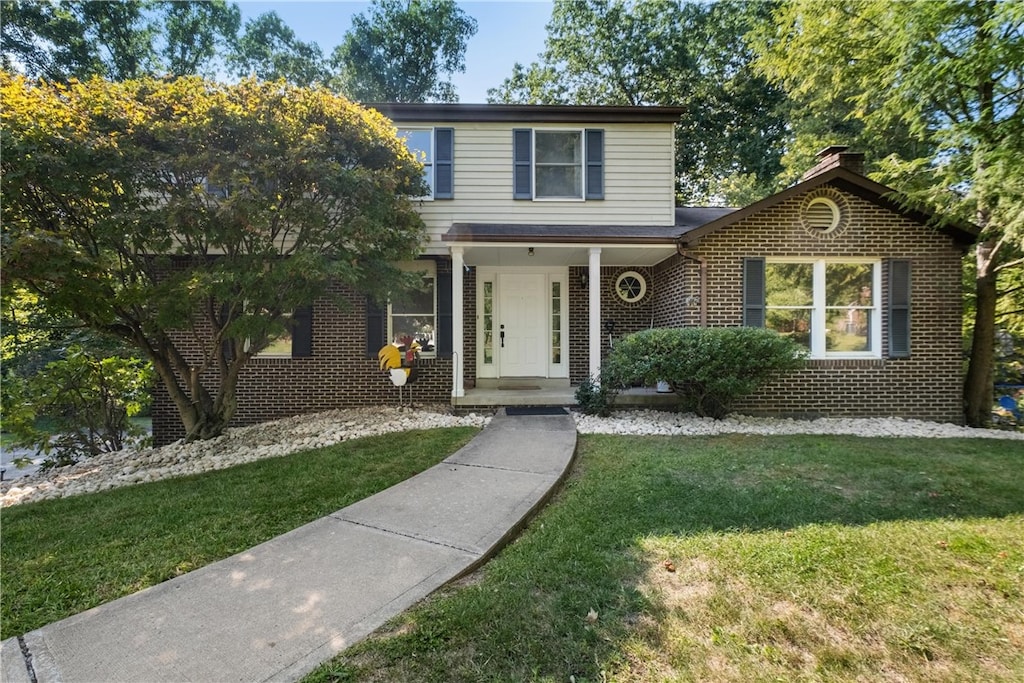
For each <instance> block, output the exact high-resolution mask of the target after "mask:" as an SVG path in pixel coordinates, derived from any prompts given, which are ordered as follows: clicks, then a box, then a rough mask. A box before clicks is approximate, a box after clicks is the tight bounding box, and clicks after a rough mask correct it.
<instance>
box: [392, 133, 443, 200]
mask: <svg viewBox="0 0 1024 683" xmlns="http://www.w3.org/2000/svg"><path fill="white" fill-rule="evenodd" d="M398 137H399V138H402V139H404V140H405V146H406V147H408V149H409V151H410V152H412V154H413V156H414V157H416V160H417V161H419V162H420V163H421V164H423V182H424V183H425V184H426V186H427V194H425V195H424V196H422V197H418V199H452V198H453V197H454V170H455V169H454V163H453V153H454V143H455V132H454V130H453V129H452V128H403V129H400V130H399V131H398Z"/></svg>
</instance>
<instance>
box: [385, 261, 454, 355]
mask: <svg viewBox="0 0 1024 683" xmlns="http://www.w3.org/2000/svg"><path fill="white" fill-rule="evenodd" d="M394 265H395V267H396V268H398V269H399V270H403V271H405V272H407V273H420V274H422V275H423V276H424V277H430V278H433V280H434V350H433V351H420V354H419V356H420V358H437V349H438V346H439V345H440V343H441V336H440V332H441V330H440V326H439V321H438V319H437V317H438V316H437V263H435V262H434V261H430V260H424V261H402V262H400V263H396V264H394ZM384 314H385V316H387V342H388V344H392V343H394V339H395V332H394V326H393V324H392V322H393V314H392V309H391V302H390V301H389V302H388V306H387V310H386V311H385V313H384Z"/></svg>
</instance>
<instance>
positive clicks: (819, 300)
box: [765, 257, 882, 360]
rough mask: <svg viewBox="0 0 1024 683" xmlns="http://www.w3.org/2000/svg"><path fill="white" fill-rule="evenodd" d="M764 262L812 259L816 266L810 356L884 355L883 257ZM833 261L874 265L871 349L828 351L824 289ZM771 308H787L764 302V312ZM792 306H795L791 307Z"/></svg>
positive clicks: (801, 260)
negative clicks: (826, 275) (828, 269)
mask: <svg viewBox="0 0 1024 683" xmlns="http://www.w3.org/2000/svg"><path fill="white" fill-rule="evenodd" d="M765 263H766V264H768V265H771V264H773V263H811V264H813V266H814V271H813V276H814V282H813V286H814V291H813V301H812V305H811V353H810V356H809V358H811V359H815V360H824V359H829V360H835V359H844V358H845V359H857V358H881V357H882V305H881V299H882V296H881V292H882V260H881V259H878V258H842V257H837V258H827V259H814V258H771V259H766V260H765ZM830 263H864V264H868V265H871V266H872V268H871V291H872V292H873V294H872V297H871V299H872V305H871V308H870V309H867V310H869V311H870V315H871V323H870V325H869V328H870V330H871V339H870V340H869V342H870V345H871V349H872V350H871V351H842V352H837V351H827V350H826V348H825V347H826V343H825V339H826V334H827V326H828V315H827V314H826V311H827V307H826V300H825V296H826V292H825V269H826V266H827V265H828V264H830ZM770 308H787V307H785V306H781V307H769V306H767V304H766V305H765V312H766V313H767V311H768V310H770ZM788 308H792V307H788Z"/></svg>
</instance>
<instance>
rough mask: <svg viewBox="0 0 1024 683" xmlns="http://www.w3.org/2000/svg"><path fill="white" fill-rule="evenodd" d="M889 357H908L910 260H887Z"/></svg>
mask: <svg viewBox="0 0 1024 683" xmlns="http://www.w3.org/2000/svg"><path fill="white" fill-rule="evenodd" d="M888 308H889V311H888V312H889V357H890V358H909V357H910V261H889V307H888Z"/></svg>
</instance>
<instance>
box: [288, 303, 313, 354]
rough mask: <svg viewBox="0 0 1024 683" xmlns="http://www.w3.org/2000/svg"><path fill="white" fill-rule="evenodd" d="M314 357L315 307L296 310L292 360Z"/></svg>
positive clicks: (293, 316)
mask: <svg viewBox="0 0 1024 683" xmlns="http://www.w3.org/2000/svg"><path fill="white" fill-rule="evenodd" d="M312 355H313V307H312V306H303V307H301V308H296V309H295V311H294V312H293V313H292V358H309V357H311V356H312Z"/></svg>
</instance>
